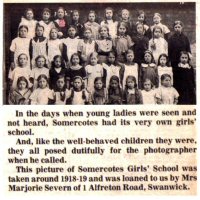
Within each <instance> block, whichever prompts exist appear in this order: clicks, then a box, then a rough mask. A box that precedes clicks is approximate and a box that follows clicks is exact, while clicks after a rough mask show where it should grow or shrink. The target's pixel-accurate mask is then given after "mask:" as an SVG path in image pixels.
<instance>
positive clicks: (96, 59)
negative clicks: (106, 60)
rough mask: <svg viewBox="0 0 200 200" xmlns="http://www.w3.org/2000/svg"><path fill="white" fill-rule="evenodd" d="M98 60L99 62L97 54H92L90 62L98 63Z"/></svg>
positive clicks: (92, 63)
mask: <svg viewBox="0 0 200 200" xmlns="http://www.w3.org/2000/svg"><path fill="white" fill-rule="evenodd" d="M97 62H98V58H97V56H92V57H91V58H90V63H91V65H93V66H94V65H96V64H97Z"/></svg>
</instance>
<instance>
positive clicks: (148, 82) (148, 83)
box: [144, 80, 151, 92]
mask: <svg viewBox="0 0 200 200" xmlns="http://www.w3.org/2000/svg"><path fill="white" fill-rule="evenodd" d="M144 89H145V91H147V92H148V91H150V90H151V81H150V80H148V81H145V82H144Z"/></svg>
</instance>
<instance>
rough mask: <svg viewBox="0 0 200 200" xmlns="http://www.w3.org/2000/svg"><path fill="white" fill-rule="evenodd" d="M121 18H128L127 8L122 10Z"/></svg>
mask: <svg viewBox="0 0 200 200" xmlns="http://www.w3.org/2000/svg"><path fill="white" fill-rule="evenodd" d="M122 19H123V20H128V19H129V12H128V11H127V10H125V11H123V12H122Z"/></svg>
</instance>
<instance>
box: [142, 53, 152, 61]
mask: <svg viewBox="0 0 200 200" xmlns="http://www.w3.org/2000/svg"><path fill="white" fill-rule="evenodd" d="M144 60H145V62H146V63H151V60H152V56H151V54H149V53H146V54H145V55H144Z"/></svg>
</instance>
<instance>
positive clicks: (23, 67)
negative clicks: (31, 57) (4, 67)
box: [8, 53, 31, 90]
mask: <svg viewBox="0 0 200 200" xmlns="http://www.w3.org/2000/svg"><path fill="white" fill-rule="evenodd" d="M27 63H28V56H27V55H26V54H24V53H22V54H20V55H19V57H18V65H17V67H15V68H14V69H13V70H12V71H10V72H9V74H8V78H9V82H10V87H11V90H12V89H13V90H15V89H17V80H18V78H19V77H21V76H24V77H25V78H26V79H27V80H28V81H29V78H30V74H31V70H30V68H29V67H27ZM30 86H31V85H29V86H28V87H30Z"/></svg>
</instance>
